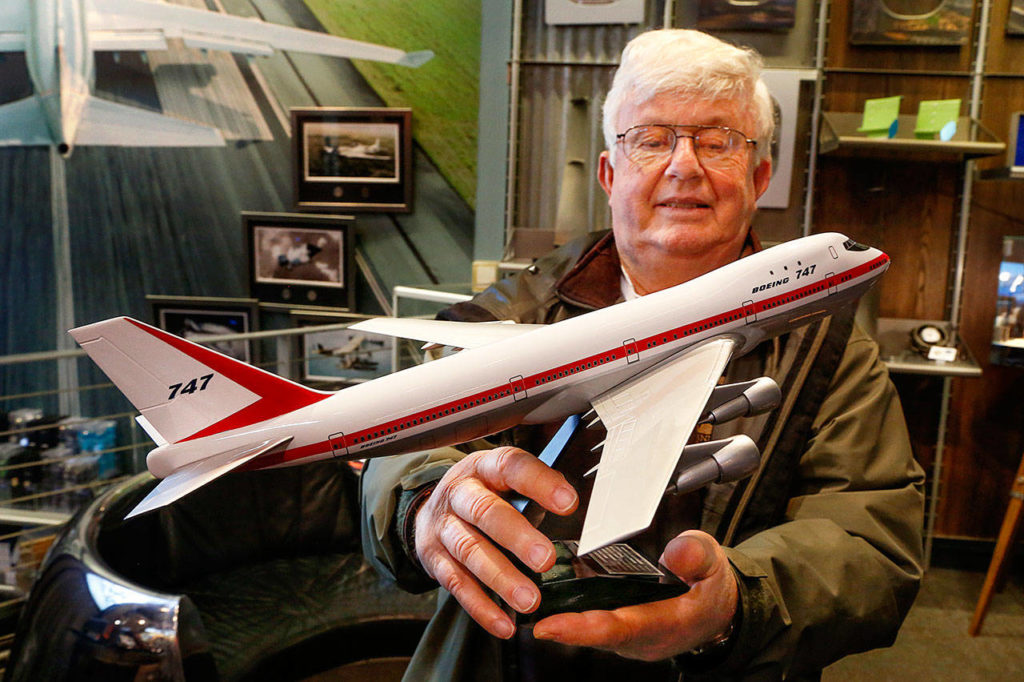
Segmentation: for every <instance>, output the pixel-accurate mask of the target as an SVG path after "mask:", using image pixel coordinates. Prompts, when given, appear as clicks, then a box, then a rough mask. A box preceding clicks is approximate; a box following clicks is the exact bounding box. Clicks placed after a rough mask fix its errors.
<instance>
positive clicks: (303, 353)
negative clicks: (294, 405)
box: [292, 312, 395, 387]
mask: <svg viewBox="0 0 1024 682" xmlns="http://www.w3.org/2000/svg"><path fill="white" fill-rule="evenodd" d="M369 318H370V316H369V315H359V314H355V313H333V314H332V313H324V314H310V313H302V312H295V313H293V314H292V319H293V320H294V322H295V325H296V326H297V327H312V326H321V325H333V324H346V323H347V324H355V323H356V322H359V321H361V320H366V319H369ZM300 338H301V343H300V344H299V349H298V350H299V368H300V375H301V377H302V381H303V382H304V383H307V384H311V385H319V386H338V387H344V386H352V385H355V384H360V383H364V382H367V381H372V380H373V379H377V378H379V377H382V376H385V375H387V374H391V373H392V372H393V371H394V368H393V367H392V351H393V348H394V343H395V339H394V338H393V337H391V336H388V335H386V334H374V333H372V332H359V331H355V330H352V331H349V330H348V329H335V330H321V331H310V332H309V333H308V334H303V335H302V336H301V337H300Z"/></svg>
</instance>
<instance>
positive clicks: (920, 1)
mask: <svg viewBox="0 0 1024 682" xmlns="http://www.w3.org/2000/svg"><path fill="white" fill-rule="evenodd" d="M973 11H974V3H973V0H853V4H852V8H851V13H850V42H851V43H852V44H854V45H914V46H957V45H966V44H967V41H968V39H969V38H970V34H971V15H972V12H973Z"/></svg>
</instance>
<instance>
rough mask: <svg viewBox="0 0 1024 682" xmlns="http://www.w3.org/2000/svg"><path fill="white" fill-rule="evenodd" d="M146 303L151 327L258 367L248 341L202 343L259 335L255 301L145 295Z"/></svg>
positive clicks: (252, 299) (252, 346)
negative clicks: (208, 339) (231, 336)
mask: <svg viewBox="0 0 1024 682" xmlns="http://www.w3.org/2000/svg"><path fill="white" fill-rule="evenodd" d="M146 300H147V301H149V303H150V306H151V307H152V312H153V324H154V326H156V327H159V328H160V329H163V330H164V331H167V332H170V333H172V334H174V335H176V336H180V337H182V338H185V339H188V340H189V341H194V342H195V343H199V344H202V345H204V346H207V347H208V348H212V349H213V350H216V351H219V352H221V353H223V354H224V355H227V356H229V357H232V358H235V359H236V360H242V361H243V362H248V363H250V364H257V362H258V360H257V358H256V357H255V352H254V349H255V346H254V344H252V343H250V342H249V341H248V340H247V339H239V340H237V341H231V340H226V341H215V342H213V343H206V342H204V341H203V339H204V338H205V337H209V336H223V335H225V334H245V333H247V332H254V331H258V330H259V306H258V301H257V300H256V299H254V298H215V297H205V296H189V297H176V296H156V295H148V296H146Z"/></svg>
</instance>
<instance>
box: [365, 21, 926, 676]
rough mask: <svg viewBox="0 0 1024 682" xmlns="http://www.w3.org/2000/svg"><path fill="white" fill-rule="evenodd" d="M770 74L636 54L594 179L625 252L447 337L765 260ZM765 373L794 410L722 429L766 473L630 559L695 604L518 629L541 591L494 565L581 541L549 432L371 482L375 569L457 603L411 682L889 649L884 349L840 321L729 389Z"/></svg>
mask: <svg viewBox="0 0 1024 682" xmlns="http://www.w3.org/2000/svg"><path fill="white" fill-rule="evenodd" d="M760 70H761V61H760V58H759V57H758V56H757V55H756V53H753V52H752V51H749V50H744V49H739V48H736V47H733V46H731V45H728V44H726V43H723V42H722V41H719V40H718V39H715V38H712V37H710V36H707V35H705V34H702V33H699V32H697V31H688V30H664V31H652V32H649V33H645V34H642V35H640V36H638V37H637V38H635V39H634V40H633V41H631V42H630V44H629V45H628V46H627V47H626V49H625V51H624V52H623V55H622V61H621V65H620V68H619V70H618V72H617V73H616V76H615V80H614V83H613V85H612V88H611V91H610V92H609V95H608V98H607V101H606V103H605V107H604V116H605V118H604V131H605V138H606V142H607V150H606V151H605V152H603V153H602V154H601V158H600V163H599V168H598V177H599V180H600V183H601V186H602V187H603V188H604V190H605V191H606V192H607V194H608V200H609V205H610V207H611V213H612V230H611V232H610V233H603V234H601V233H598V234H595V235H592V236H590V237H588V238H587V239H585V240H582V241H578V242H575V243H571V244H569V245H567V246H565V247H563V248H561V249H559V250H557V251H556V252H554V253H553V254H550V255H549V256H547V257H545V258H542V259H540V260H539V261H538V262H537V264H536V267H534V268H532V269H531V270H530V271H527V272H524V273H523V274H521V275H519V276H518V277H515V278H512V279H510V280H506V281H503V282H501V283H499V284H497V285H495V286H494V287H492V288H491V289H490V290H488V291H486V292H484V293H483V294H481V295H480V296H478V297H476V298H475V299H473V301H471V302H468V303H465V304H459V305H457V306H454V307H453V308H451V309H449V310H448V311H445V313H443V314H442V317H445V318H447V319H457V320H469V321H485V320H496V319H512V320H516V321H518V322H529V323H550V322H554V321H557V320H560V319H564V318H566V317H569V316H572V315H576V314H580V313H583V312H586V311H588V310H593V309H595V308H600V307H604V306H607V305H612V304H614V303H617V302H619V301H621V300H623V299H629V298H631V297H635V296H642V295H645V294H647V293H650V292H655V291H659V290H661V289H664V288H666V287H670V286H673V285H676V284H680V283H682V282H685V281H687V280H689V279H692V278H694V277H697V276H699V275H702V274H704V273H706V272H709V271H711V270H713V269H715V268H718V267H720V266H722V265H725V264H727V263H729V262H732V261H734V260H736V259H737V258H742V257H743V256H744V255H746V254H749V253H751V252H753V251H755V250H757V249H759V248H760V246H759V244H758V242H757V239H756V237H755V236H754V235H753V234H752V232H751V227H750V225H751V218H752V216H753V214H754V211H755V202H756V200H757V198H758V197H759V196H760V195H761V194H762V193H763V192H764V191H765V189H766V188H767V186H768V182H769V179H770V176H771V161H770V158H769V141H770V139H771V135H772V126H773V119H772V115H771V114H772V112H771V103H770V97H769V95H768V93H767V90H766V88H765V86H764V84H763V82H761V81H760ZM761 374H767V375H769V376H772V377H773V378H775V379H776V381H777V382H778V383H779V385H780V386H781V387H782V390H783V404H782V406H781V407H780V408H779V409H778V410H777V411H776V412H775V413H773V414H771V415H767V416H761V417H755V418H747V419H743V420H738V421H737V422H733V423H731V424H727V425H723V426H722V427H716V428H715V437H723V436H727V435H731V434H730V431H731V430H732V431H733V432H734V431H735V430H738V431H740V432H744V433H747V434H748V435H750V436H751V437H753V438H754V439H755V440H756V441H757V442H758V444H759V446H760V447H761V450H762V452H763V453H764V455H763V457H764V461H763V464H762V468H761V470H760V471H759V472H758V473H757V474H755V476H754V477H752V479H751V480H749V481H746V482H743V483H741V484H739V485H736V484H730V485H718V486H712V487H711V488H709V489H706V490H704V491H701V493H700V494H699V495H691V496H687V497H683V498H681V499H666V500H665V501H664V502H663V504H662V505H661V507H660V508H659V511H658V514H657V517H656V520H655V523H654V524H653V525H652V527H651V528H650V529H649V530H648V531H645V533H644V534H643V535H642V536H640V537H638V538H636V539H634V541H633V542H634V544H636V545H637V546H639V547H641V548H644V549H645V550H646V551H648V553H651V552H653V553H654V555H655V556H656V555H657V553H659V552H660V553H661V561H662V563H663V564H664V565H665V566H666V567H667V568H668V569H670V570H671V571H673V572H674V573H675V574H676V575H677V576H678V577H679V578H681V579H682V580H683V581H685V582H686V583H687V584H689V585H690V588H691V589H690V590H689V592H687V593H686V594H684V595H682V596H680V597H676V598H673V599H668V600H663V601H657V602H653V603H648V604H642V605H632V606H626V607H623V608H620V609H616V610H614V611H588V612H584V613H564V614H558V615H554V616H549V617H547V618H545V619H543V620H541V621H539V622H537V623H536V625H535V626H534V627H533V628H532V632H531V630H530V629H529V628H524V627H520V628H518V630H517V629H516V628H515V626H514V622H513V620H512V619H511V618H510V617H509V615H508V612H507V611H506V609H505V608H503V604H507V605H508V606H509V607H511V608H512V609H514V610H515V611H518V612H520V613H529V612H531V611H533V610H535V609H536V608H537V606H538V601H539V599H540V593H539V591H538V588H537V586H536V584H535V583H534V582H533V581H532V580H531V579H530V577H528V576H527V575H524V573H523V572H521V571H520V570H517V568H516V567H515V565H514V564H513V563H512V562H511V561H510V560H509V558H508V557H507V556H506V555H505V553H503V551H502V549H499V548H503V549H504V550H505V551H507V552H509V553H511V554H514V555H515V557H517V558H518V560H519V561H521V562H522V564H524V565H525V566H526V567H528V568H529V569H532V570H534V571H537V572H542V571H545V570H547V569H548V568H550V567H551V566H552V564H553V563H554V561H555V552H554V549H553V546H552V543H551V541H550V540H549V539H548V538H549V537H553V536H556V535H557V536H559V537H566V538H571V537H574V535H573V533H578V529H579V517H581V516H582V514H580V513H577V510H578V509H580V508H582V507H583V505H581V504H580V501H581V497H582V498H583V500H584V501H585V497H586V494H587V490H586V489H587V487H588V483H587V481H586V479H584V478H582V477H581V476H579V471H580V470H582V468H583V461H584V458H583V457H580V456H579V455H578V453H577V454H576V455H575V457H574V456H573V454H572V453H568V455H563V458H562V459H563V460H567V461H565V462H560V464H559V467H560V469H561V468H563V467H564V471H565V473H561V472H559V471H555V470H552V469H550V468H549V467H547V466H546V465H545V464H543V463H541V462H540V461H539V460H537V459H536V458H535V457H534V456H533V455H532V454H530V452H536V451H537V448H538V447H541V446H542V445H543V441H544V434H539V433H538V431H539V429H536V428H534V429H516V430H515V431H514V433H512V434H506V436H507V439H508V441H509V443H510V444H509V445H507V446H505V447H498V448H493V446H491V449H476V450H471V451H470V452H469V453H468V454H464V453H463V452H461V451H458V450H456V449H454V448H446V449H440V450H435V451H431V452H427V453H420V454H416V455H409V456H406V457H400V458H386V459H382V460H374V461H373V462H371V463H370V464H369V466H368V467H367V470H366V472H365V474H364V483H363V485H364V489H363V490H364V549H365V551H366V554H367V556H368V557H369V558H370V560H371V561H373V562H374V563H375V565H377V566H378V568H379V569H380V570H382V571H384V572H385V573H387V574H388V575H391V576H394V577H395V578H396V579H397V580H398V581H399V583H400V584H402V585H403V586H405V587H407V588H409V589H427V588H429V587H432V586H436V585H440V586H441V587H442V588H444V590H443V592H442V597H441V598H440V603H439V608H438V611H437V614H436V616H435V618H434V619H433V621H432V622H431V624H430V626H429V628H428V631H427V633H426V635H425V636H424V639H423V641H422V642H421V644H420V647H419V649H418V650H417V654H416V657H415V658H414V660H413V662H412V664H411V666H410V669H409V672H408V674H407V677H408V678H409V679H417V680H422V679H439V680H440V679H445V680H447V679H495V677H496V676H497V675H498V674H499V673H500V672H502V671H503V672H504V674H505V678H506V679H555V678H556V677H564V676H566V675H571V676H572V677H573V678H576V679H613V678H614V679H621V677H622V676H623V675H626V674H637V675H640V676H641V677H642V679H677V678H678V677H679V675H680V672H682V674H683V675H684V676H685V677H686V678H687V679H689V678H690V676H691V675H694V676H699V675H705V676H710V677H712V678H715V679H718V678H730V679H732V678H748V679H755V678H756V679H778V678H784V677H786V678H802V677H810V678H813V677H815V676H816V675H818V673H819V672H820V670H821V669H822V668H823V667H824V666H826V665H828V664H829V663H831V662H832V661H834V660H836V659H838V658H840V657H842V656H844V655H846V654H848V653H851V652H855V651H862V650H864V649H868V648H871V647H875V646H884V645H887V644H890V643H891V642H892V640H893V639H894V637H895V634H896V631H897V629H898V627H899V625H900V623H901V621H902V618H903V616H904V615H905V614H906V612H907V610H908V609H909V607H910V604H911V602H912V601H913V598H914V596H915V594H916V590H917V584H918V581H919V578H920V574H921V568H920V554H921V537H920V533H921V522H922V507H923V497H922V494H921V481H922V474H921V470H920V468H919V467H918V466H917V464H916V463H915V462H914V459H913V457H912V456H911V452H910V447H909V443H908V440H907V434H906V427H905V425H904V421H903V415H902V411H901V409H900V406H899V401H898V398H897V396H896V394H895V391H894V389H893V387H892V384H891V383H890V381H889V379H888V375H887V374H886V371H885V369H884V367H882V365H881V364H880V363H879V361H878V357H877V348H876V347H875V345H874V343H873V342H872V341H870V340H869V339H868V338H867V337H866V336H865V335H864V334H863V333H861V332H860V331H859V330H858V329H855V328H854V327H853V323H852V312H850V313H843V314H841V315H836V316H835V317H833V318H830V319H828V320H824V321H820V322H816V323H813V324H810V325H808V326H807V327H803V328H800V329H798V330H797V331H795V332H793V333H791V334H789V335H787V336H785V337H783V338H780V339H776V340H774V341H772V342H766V343H764V344H762V345H761V346H760V347H758V348H757V349H755V351H754V352H752V353H750V354H748V355H747V356H744V357H743V358H738V359H736V360H734V361H733V362H732V363H731V365H730V367H729V370H728V378H729V379H730V380H742V379H746V378H750V377H754V376H759V375H761ZM598 439H599V437H598ZM517 446H518V447H517ZM520 448H523V449H520ZM575 449H576V450H584V449H586V445H579V444H577V446H576V447H575ZM527 450H529V451H530V452H528V451H527ZM586 459H587V462H586V464H587V466H589V465H590V464H591V463H592V461H593V458H592V456H591V457H589V458H586ZM509 493H517V494H520V495H524V496H526V497H528V498H530V499H532V500H533V501H534V502H536V503H537V504H538V505H540V506H541V507H543V508H544V509H546V510H547V511H548V512H550V513H548V514H547V516H546V517H545V519H544V522H543V523H542V524H541V525H540V527H539V529H538V528H535V527H534V526H533V525H532V524H531V523H530V522H528V521H527V519H526V518H525V517H523V516H522V515H521V514H520V513H519V512H517V511H516V510H515V509H514V508H513V507H512V506H511V505H509V504H508V502H506V500H505V496H506V495H507V494H509ZM578 493H579V495H578ZM608 652H611V653H608Z"/></svg>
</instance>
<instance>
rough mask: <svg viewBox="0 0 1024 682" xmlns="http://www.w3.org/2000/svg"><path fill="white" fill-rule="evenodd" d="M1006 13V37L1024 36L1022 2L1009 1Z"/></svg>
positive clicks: (1023, 6) (1020, 0) (1022, 0)
mask: <svg viewBox="0 0 1024 682" xmlns="http://www.w3.org/2000/svg"><path fill="white" fill-rule="evenodd" d="M1006 12H1007V14H1006V35H1011V36H1024V0H1010V6H1009V8H1007V10H1006Z"/></svg>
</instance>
